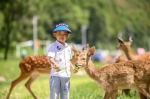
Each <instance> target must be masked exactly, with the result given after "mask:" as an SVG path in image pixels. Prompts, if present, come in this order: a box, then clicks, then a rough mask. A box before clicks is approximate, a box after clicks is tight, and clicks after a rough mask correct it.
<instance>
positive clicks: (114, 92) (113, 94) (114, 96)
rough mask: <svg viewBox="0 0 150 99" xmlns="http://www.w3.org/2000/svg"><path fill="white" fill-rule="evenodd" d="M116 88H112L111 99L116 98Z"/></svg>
mask: <svg viewBox="0 0 150 99" xmlns="http://www.w3.org/2000/svg"><path fill="white" fill-rule="evenodd" d="M116 94H117V90H114V91H113V92H112V93H111V99H117V96H116Z"/></svg>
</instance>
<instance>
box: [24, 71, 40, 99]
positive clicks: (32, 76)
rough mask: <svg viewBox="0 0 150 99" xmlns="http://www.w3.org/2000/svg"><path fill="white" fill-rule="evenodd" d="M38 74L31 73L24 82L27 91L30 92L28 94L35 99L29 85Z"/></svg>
mask: <svg viewBox="0 0 150 99" xmlns="http://www.w3.org/2000/svg"><path fill="white" fill-rule="evenodd" d="M38 76H39V74H32V75H31V76H30V78H29V80H28V81H27V82H26V84H25V86H26V88H27V89H28V91H29V92H30V94H31V95H32V96H33V97H34V99H37V97H36V96H35V95H34V93H33V92H32V90H31V88H30V85H31V84H32V83H33V82H34V81H35V80H36V78H37V77H38Z"/></svg>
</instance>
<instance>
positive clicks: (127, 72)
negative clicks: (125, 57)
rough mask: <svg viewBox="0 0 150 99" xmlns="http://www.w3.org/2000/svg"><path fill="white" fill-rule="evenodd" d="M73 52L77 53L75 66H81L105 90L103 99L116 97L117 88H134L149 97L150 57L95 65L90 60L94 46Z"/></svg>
mask: <svg viewBox="0 0 150 99" xmlns="http://www.w3.org/2000/svg"><path fill="white" fill-rule="evenodd" d="M74 52H75V53H76V54H77V55H78V57H77V61H76V63H75V66H77V67H83V68H84V70H85V71H86V73H87V75H88V76H89V77H90V78H91V79H93V80H94V81H95V82H97V84H98V85H99V87H100V88H101V89H103V90H104V91H105V95H104V98H103V99H110V98H111V99H116V98H117V96H116V92H117V90H118V89H130V88H135V89H136V91H137V92H138V93H139V92H140V93H142V94H144V95H145V96H147V97H148V98H150V94H149V91H148V85H149V83H150V57H149V59H147V60H129V61H126V62H120V63H113V64H109V65H105V66H102V67H96V66H95V65H94V64H93V62H92V60H91V56H92V55H93V54H94V52H95V47H91V48H90V49H89V50H88V51H82V52H79V51H74Z"/></svg>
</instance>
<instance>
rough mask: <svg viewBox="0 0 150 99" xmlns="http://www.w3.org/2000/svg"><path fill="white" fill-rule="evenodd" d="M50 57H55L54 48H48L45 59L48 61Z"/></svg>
mask: <svg viewBox="0 0 150 99" xmlns="http://www.w3.org/2000/svg"><path fill="white" fill-rule="evenodd" d="M50 57H52V58H54V57H55V49H54V46H52V45H51V46H50V48H49V50H48V54H47V59H49V58H50Z"/></svg>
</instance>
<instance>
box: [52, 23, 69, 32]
mask: <svg viewBox="0 0 150 99" xmlns="http://www.w3.org/2000/svg"><path fill="white" fill-rule="evenodd" d="M61 30H65V31H67V32H68V33H71V30H70V29H69V28H68V25H67V24H66V23H59V24H57V25H56V26H55V29H54V31H53V32H56V31H61Z"/></svg>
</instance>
